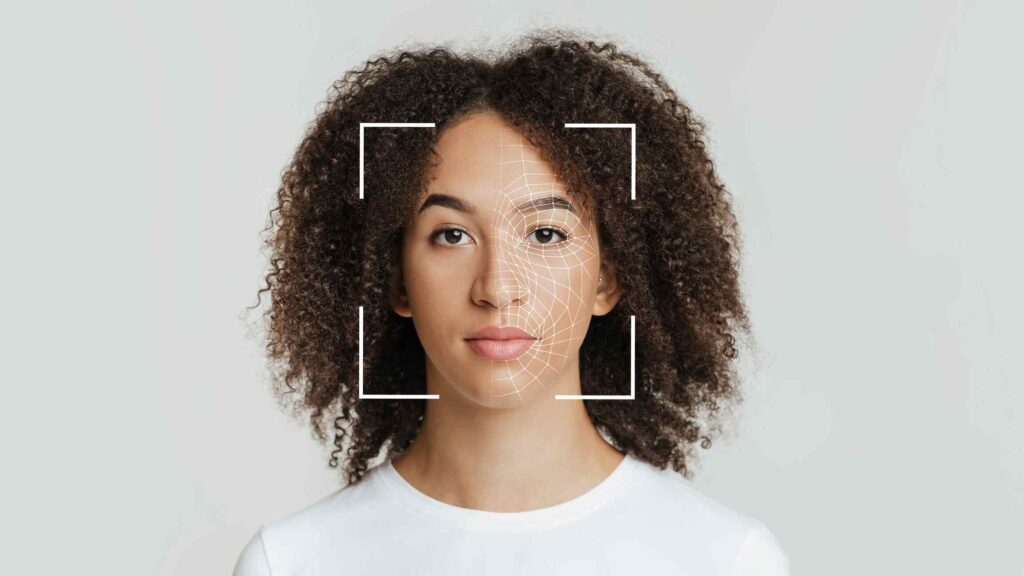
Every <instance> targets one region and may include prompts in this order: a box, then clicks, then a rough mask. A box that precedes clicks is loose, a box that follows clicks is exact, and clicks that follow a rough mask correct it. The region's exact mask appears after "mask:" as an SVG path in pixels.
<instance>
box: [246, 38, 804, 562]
mask: <svg viewBox="0 0 1024 576" xmlns="http://www.w3.org/2000/svg"><path fill="white" fill-rule="evenodd" d="M430 124H433V125H430ZM361 125H362V126H361ZM595 125H597V126H595ZM629 125H632V127H630V126H629ZM634 137H635V141H634ZM634 154H635V157H634ZM271 214H272V216H274V217H272V219H271V225H270V227H269V228H268V229H269V230H272V231H273V234H271V235H270V236H269V237H268V242H269V244H270V247H271V249H272V250H273V258H272V265H273V267H272V270H271V272H270V274H268V276H267V283H268V284H267V287H265V288H264V289H263V290H261V291H260V293H261V294H262V292H264V291H270V292H271V295H272V305H271V308H270V310H269V311H268V319H269V334H270V338H269V342H268V353H269V356H270V358H271V359H272V360H273V361H275V365H276V366H277V367H278V368H279V370H278V371H277V372H276V373H277V376H278V379H277V383H278V385H279V386H278V389H277V392H278V393H279V395H280V398H281V399H282V400H284V401H286V402H291V404H292V406H293V407H294V408H295V409H297V410H300V411H302V410H305V411H306V412H307V413H308V415H309V419H310V423H311V425H312V427H313V429H314V430H315V431H316V434H317V435H318V436H319V437H320V438H321V440H326V437H327V436H326V433H325V427H326V426H325V425H326V424H327V422H333V431H334V445H335V447H336V450H334V452H333V453H332V458H331V466H337V464H338V461H339V457H340V456H341V457H343V459H344V461H345V471H346V476H347V485H346V486H345V487H343V488H341V489H339V490H337V491H335V492H333V493H331V494H329V495H327V496H326V497H324V498H323V499H321V500H320V501H318V502H315V503H313V504H311V505H309V506H307V507H306V508H304V509H302V510H299V511H296V512H293V513H291V514H290V515H288V516H286V517H283V518H280V519H277V520H274V521H270V522H267V523H265V524H263V525H262V526H261V527H260V529H259V530H258V531H257V532H256V534H255V535H254V536H253V538H252V540H251V541H250V542H249V544H248V545H247V546H246V547H245V549H244V550H243V551H242V553H241V556H240V558H239V559H238V563H237V565H236V568H235V574H236V576H257V575H274V576H285V575H293V576H294V575H300V574H305V575H312V574H339V575H341V574H343V575H346V576H349V575H356V574H413V573H415V574H420V575H423V574H539V573H543V574H627V573H628V574H701V575H712V574H723V575H724V574H730V575H739V574H748V575H753V574H757V575H765V576H767V575H773V576H778V575H785V574H788V572H789V566H788V559H787V556H786V554H785V553H784V552H783V551H782V549H781V547H780V545H779V543H778V541H777V540H776V538H775V537H774V536H773V534H772V532H770V531H769V529H768V528H767V527H766V526H765V525H764V524H763V523H761V522H760V521H758V520H755V519H753V518H750V517H747V516H744V515H742V514H740V513H739V512H737V511H734V510H731V509H729V508H727V507H726V506H724V505H722V504H720V503H717V502H716V501H713V500H711V499H710V498H708V497H706V496H704V495H702V494H700V493H698V492H697V491H696V490H695V489H694V488H693V487H692V486H691V485H690V484H689V482H688V479H689V478H690V477H692V464H693V459H694V445H696V444H699V445H700V446H701V447H702V448H705V449H706V448H708V447H709V446H710V443H711V437H712V436H714V435H715V433H716V431H720V429H721V428H720V423H719V421H718V419H717V418H716V415H717V414H718V413H719V411H720V409H721V408H723V407H725V406H726V405H727V404H734V403H736V402H738V401H739V399H740V393H739V388H738V386H737V383H736V381H735V380H736V379H735V371H734V370H733V369H732V367H731V362H732V361H733V359H734V358H735V356H736V348H735V346H734V344H735V340H736V334H737V333H739V332H744V333H749V331H750V328H749V321H748V318H747V313H746V310H745V307H744V303H743V300H742V298H741V293H740V289H739V283H738V261H739V257H738V253H739V246H738V242H737V239H738V234H737V230H736V221H735V218H734V217H733V214H732V211H731V208H730V205H729V202H728V194H727V192H726V190H725V189H724V187H723V186H722V184H721V183H720V182H719V180H718V178H717V177H716V174H715V171H714V168H713V165H712V162H711V160H710V158H709V156H708V153H707V151H706V149H705V143H704V129H703V126H702V124H701V123H700V121H699V120H698V119H697V118H696V117H695V116H694V114H693V113H692V112H691V110H690V109H689V107H688V106H687V105H686V104H685V103H684V102H682V100H681V99H680V98H679V97H678V96H677V95H676V94H675V92H674V91H673V90H672V89H671V88H670V87H669V86H668V85H667V84H666V83H665V81H664V80H663V79H662V77H661V76H660V75H658V74H657V73H656V72H654V71H653V70H652V69H651V67H650V66H649V65H647V64H646V63H644V62H643V61H641V60H640V59H638V58H636V57H634V56H631V55H629V54H626V53H623V52H622V51H620V50H618V49H617V48H616V47H615V46H614V45H612V44H604V45H598V44H595V43H593V42H589V41H584V40H580V39H578V38H574V37H572V36H569V35H566V34H564V33H541V34H534V35H531V36H528V37H526V38H525V39H524V40H523V41H522V42H520V43H518V44H516V45H514V46H512V47H511V48H510V49H509V50H508V51H507V52H506V53H504V54H503V55H501V56H498V57H492V58H484V57H482V56H474V55H458V54H455V53H453V52H452V51H451V50H449V49H447V48H437V49H433V50H416V51H402V52H400V53H396V54H394V55H391V56H390V57H382V58H378V59H376V60H373V61H371V62H368V63H367V65H366V66H365V67H364V68H363V69H362V70H359V71H351V72H349V73H348V74H346V75H345V77H344V78H343V79H342V80H341V81H340V82H339V83H338V84H336V85H335V92H334V94H333V95H332V97H331V98H330V100H329V102H328V103H327V106H326V108H325V109H323V111H322V112H320V114H319V116H318V118H317V120H316V122H315V123H314V124H313V125H312V126H311V128H310V130H309V131H308V133H307V135H306V137H305V139H304V141H303V142H302V144H301V145H300V147H299V149H298V151H297V152H296V154H295V157H294V159H293V161H292V163H291V165H290V167H289V168H288V170H287V171H286V172H285V174H284V176H283V182H282V185H281V187H280V189H279V192H278V205H277V207H276V208H275V209H274V210H273V211H272V212H271ZM275 214H276V216H275ZM382 448H385V454H384V458H383V460H382V461H381V462H379V463H378V464H376V465H375V466H372V467H371V466H370V465H369V464H370V461H371V460H373V459H376V458H377V457H378V456H379V455H380V452H381V449H382Z"/></svg>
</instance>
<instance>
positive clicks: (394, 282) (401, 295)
mask: <svg viewBox="0 0 1024 576" xmlns="http://www.w3.org/2000/svg"><path fill="white" fill-rule="evenodd" d="M388 301H389V302H390V303H391V308H393V309H394V311H395V314H398V315H399V316H401V317H403V318H412V308H411V307H410V306H409V294H408V293H407V292H406V290H405V281H404V279H403V278H402V268H401V267H400V266H395V268H394V269H393V270H392V272H391V278H390V280H389V282H388Z"/></svg>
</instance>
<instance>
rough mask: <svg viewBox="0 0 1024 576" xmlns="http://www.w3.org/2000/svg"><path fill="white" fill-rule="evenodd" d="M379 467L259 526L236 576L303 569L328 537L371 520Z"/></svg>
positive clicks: (375, 506) (264, 575) (338, 536)
mask: <svg viewBox="0 0 1024 576" xmlns="http://www.w3.org/2000/svg"><path fill="white" fill-rule="evenodd" d="M377 472H378V471H377V470H375V469H371V470H370V472H369V473H367V474H366V475H365V476H364V477H363V479H362V481H360V482H359V483H357V484H354V485H350V486H345V487H343V488H339V489H337V490H335V491H333V492H331V493H330V494H327V495H326V496H324V497H322V498H320V499H319V500H317V501H315V502H313V503H311V504H308V505H306V506H304V507H303V508H300V509H298V510H295V511H293V512H290V513H288V514H287V515H285V516H283V517H280V518H277V519H274V520H271V521H269V522H266V523H264V524H262V525H261V526H260V528H259V529H258V530H257V531H256V533H255V534H254V535H253V536H252V538H251V539H250V540H249V542H248V543H247V544H246V546H245V548H244V549H243V550H242V552H241V554H240V556H239V558H238V561H237V563H236V565H235V572H234V576H271V575H277V574H287V573H291V572H293V571H297V569H299V568H301V566H300V565H301V564H302V563H303V562H305V561H308V559H309V558H315V557H317V555H316V554H315V551H316V550H317V549H318V548H320V546H321V545H322V544H323V541H324V540H325V539H326V538H332V539H342V540H343V539H344V537H345V536H346V534H347V533H349V532H355V531H358V530H359V529H360V527H361V526H362V527H365V526H366V521H367V520H372V516H373V515H374V514H375V510H377V509H378V505H379V502H377V500H376V499H375V498H374V496H375V495H376V492H377V491H378V490H379V487H377V486H375V484H376V482H377V480H378V478H377V476H378V474H377Z"/></svg>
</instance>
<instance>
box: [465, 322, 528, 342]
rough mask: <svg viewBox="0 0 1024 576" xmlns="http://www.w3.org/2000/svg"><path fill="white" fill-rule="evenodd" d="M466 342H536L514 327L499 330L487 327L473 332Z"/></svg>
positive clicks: (498, 328) (491, 326) (495, 327)
mask: <svg viewBox="0 0 1024 576" xmlns="http://www.w3.org/2000/svg"><path fill="white" fill-rule="evenodd" d="M466 340H536V338H534V337H533V336H531V335H530V334H528V333H526V332H523V331H522V330H520V329H519V328H516V327H514V326H508V327H505V328H501V327H498V326H493V325H487V326H484V327H483V328H481V329H479V330H477V331H476V332H474V333H473V335H472V336H470V337H469V338H466Z"/></svg>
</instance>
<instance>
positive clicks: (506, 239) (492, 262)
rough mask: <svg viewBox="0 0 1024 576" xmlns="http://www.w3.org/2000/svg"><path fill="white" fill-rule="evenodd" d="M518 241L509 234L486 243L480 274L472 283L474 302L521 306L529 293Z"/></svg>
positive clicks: (500, 306)
mask: <svg viewBox="0 0 1024 576" xmlns="http://www.w3.org/2000/svg"><path fill="white" fill-rule="evenodd" d="M518 250H519V249H518V248H517V247H516V245H515V241H514V239H513V238H511V237H510V236H509V235H508V234H507V233H502V232H497V231H496V232H495V233H494V234H492V235H491V239H490V240H489V241H488V242H486V244H485V246H484V250H483V262H482V263H481V270H480V273H479V274H478V275H477V277H476V280H475V281H474V282H473V294H472V298H473V302H474V303H476V304H480V305H483V304H484V303H487V304H490V305H491V306H494V307H495V308H505V307H506V306H509V305H511V304H512V303H513V302H516V301H518V302H519V303H520V304H522V303H523V302H524V301H525V299H526V297H527V295H528V293H529V288H528V282H527V279H528V274H527V272H528V268H527V265H526V263H525V262H523V261H522V258H521V257H520V255H519V254H518V253H517V251H518Z"/></svg>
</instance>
